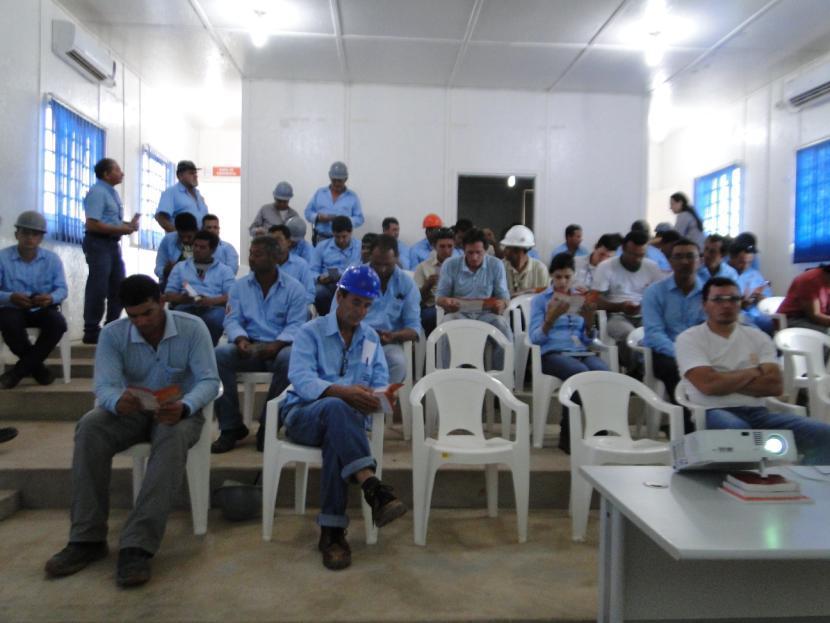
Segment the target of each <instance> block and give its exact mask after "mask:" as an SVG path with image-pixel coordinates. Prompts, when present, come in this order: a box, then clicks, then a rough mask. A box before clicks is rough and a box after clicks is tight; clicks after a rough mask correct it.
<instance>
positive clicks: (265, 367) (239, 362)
mask: <svg viewBox="0 0 830 623" xmlns="http://www.w3.org/2000/svg"><path fill="white" fill-rule="evenodd" d="M214 352H215V353H216V366H217V367H218V368H219V378H220V380H221V381H222V386H223V387H224V393H223V394H222V397H221V398H219V399H217V400H216V419H217V420H219V430H220V431H226V430H233V429H235V428H239V427H241V426H242V414H241V413H240V412H239V392H238V391H237V388H236V373H237V372H273V373H274V379H275V380H276V379H280V381H281V382H282V383H284V385H283V389H285V388H286V387H288V360H289V359H290V357H291V347H290V346H286V347H285V348H283V349H282V350H281V351H280V352H279V353H277V356H276V357H274V358H273V359H259V358H258V357H247V358H244V359H243V358H242V357H240V356H239V349H237V348H236V344H222V345H221V346H217V347H216V349H215V350H214ZM272 387H273V382H272ZM280 391H282V390H280Z"/></svg>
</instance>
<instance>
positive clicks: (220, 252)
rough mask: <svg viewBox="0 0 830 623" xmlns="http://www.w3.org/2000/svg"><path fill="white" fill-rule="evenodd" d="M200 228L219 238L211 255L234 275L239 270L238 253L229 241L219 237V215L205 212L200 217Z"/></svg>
mask: <svg viewBox="0 0 830 623" xmlns="http://www.w3.org/2000/svg"><path fill="white" fill-rule="evenodd" d="M202 229H203V230H205V231H209V232H210V233H212V234H213V235H215V236H216V238H217V240H219V244H218V245H217V247H216V251H215V252H214V254H213V257H215V258H216V259H217V260H218V261H220V262H222V263H223V264H224V265H225V266H227V267H228V268H230V269H231V271H232V272H233V276H234V277H236V273H237V272H238V271H239V253H237V252H236V249H234V247H233V245H232V244H231V243H230V242H226V241H224V240H222V238H220V237H219V230H220V228H219V217H218V216H216V215H215V214H207V215H206V216H205V218H203V219H202Z"/></svg>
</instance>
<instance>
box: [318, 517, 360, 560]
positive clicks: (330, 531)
mask: <svg viewBox="0 0 830 623" xmlns="http://www.w3.org/2000/svg"><path fill="white" fill-rule="evenodd" d="M317 547H318V549H319V550H320V551H321V552H322V553H323V566H324V567H325V568H326V569H331V570H332V571H339V570H340V569H345V568H346V567H348V566H349V565H351V564H352V548H351V547H349V544H348V542H346V529H345V528H332V527H329V526H321V528H320V543H319V544H318V545H317Z"/></svg>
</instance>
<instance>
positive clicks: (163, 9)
mask: <svg viewBox="0 0 830 623" xmlns="http://www.w3.org/2000/svg"><path fill="white" fill-rule="evenodd" d="M59 2H60V4H61V5H63V6H64V7H65V8H66V9H67V10H68V11H69V12H70V13H72V15H74V16H75V17H77V18H78V19H80V20H81V21H82V22H85V23H87V24H93V23H101V24H133V25H147V24H150V25H161V26H190V27H195V28H201V27H202V24H201V22H199V19H198V18H197V17H196V14H195V13H194V12H193V8H192V7H191V6H190V3H189V2H188V0H142V1H138V0H107V1H106V2H104V1H102V0H59Z"/></svg>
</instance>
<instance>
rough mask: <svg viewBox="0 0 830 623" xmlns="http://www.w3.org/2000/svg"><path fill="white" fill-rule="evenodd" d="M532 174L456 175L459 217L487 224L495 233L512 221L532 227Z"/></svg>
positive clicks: (498, 234) (481, 225) (501, 230)
mask: <svg viewBox="0 0 830 623" xmlns="http://www.w3.org/2000/svg"><path fill="white" fill-rule="evenodd" d="M534 185H535V178H533V177H518V176H510V177H506V176H504V175H498V176H496V175H459V176H458V218H459V219H461V218H468V219H470V220H471V221H472V222H473V223H475V225H476V226H477V227H489V228H491V229H492V230H493V232H494V233H495V234H496V236H500V235H501V234H502V232H503V231H505V230H506V229H507V227H509V226H510V225H513V224H514V223H522V224H523V225H527V226H528V227H529V228H530V229H533V217H534V210H533V207H534V201H533V198H534Z"/></svg>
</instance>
